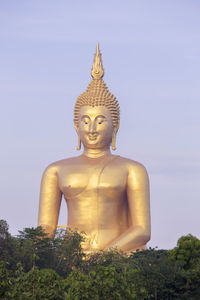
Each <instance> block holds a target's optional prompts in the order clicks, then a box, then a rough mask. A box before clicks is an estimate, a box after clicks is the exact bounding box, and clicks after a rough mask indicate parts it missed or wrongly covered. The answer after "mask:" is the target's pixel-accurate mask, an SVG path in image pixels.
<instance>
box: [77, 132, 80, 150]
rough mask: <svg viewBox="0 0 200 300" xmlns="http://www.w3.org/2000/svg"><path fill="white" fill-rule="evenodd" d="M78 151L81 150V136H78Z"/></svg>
mask: <svg viewBox="0 0 200 300" xmlns="http://www.w3.org/2000/svg"><path fill="white" fill-rule="evenodd" d="M76 150H81V139H80V136H79V134H78V145H77V148H76Z"/></svg>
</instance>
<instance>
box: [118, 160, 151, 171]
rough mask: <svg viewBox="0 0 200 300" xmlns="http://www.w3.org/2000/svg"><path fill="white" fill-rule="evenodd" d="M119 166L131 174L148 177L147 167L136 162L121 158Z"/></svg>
mask: <svg viewBox="0 0 200 300" xmlns="http://www.w3.org/2000/svg"><path fill="white" fill-rule="evenodd" d="M118 164H119V166H120V167H122V168H126V170H127V172H128V173H129V174H137V175H140V176H147V170H146V168H145V166H144V165H143V164H141V163H139V162H137V161H135V160H132V159H129V158H125V157H121V156H119V159H118Z"/></svg>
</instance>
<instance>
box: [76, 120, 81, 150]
mask: <svg viewBox="0 0 200 300" xmlns="http://www.w3.org/2000/svg"><path fill="white" fill-rule="evenodd" d="M74 127H75V129H76V133H77V135H78V145H77V148H76V150H81V138H80V135H79V132H78V125H77V124H76V123H75V122H74Z"/></svg>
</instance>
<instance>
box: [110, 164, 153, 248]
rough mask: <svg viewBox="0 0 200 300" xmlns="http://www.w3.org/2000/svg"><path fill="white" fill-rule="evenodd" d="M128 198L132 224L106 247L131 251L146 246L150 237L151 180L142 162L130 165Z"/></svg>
mask: <svg viewBox="0 0 200 300" xmlns="http://www.w3.org/2000/svg"><path fill="white" fill-rule="evenodd" d="M127 198H128V209H129V212H128V214H129V218H130V222H129V223H130V226H129V228H128V229H127V230H126V231H125V232H124V233H123V234H121V235H120V236H119V237H117V238H116V239H114V240H113V241H112V242H111V243H110V244H109V245H107V247H106V249H109V248H112V247H117V248H119V249H121V250H123V251H131V250H133V249H137V248H140V247H142V246H144V245H145V244H146V243H147V242H148V241H149V239H150V207H149V180H148V175H147V172H146V169H145V168H144V167H143V166H142V165H140V164H137V165H136V166H134V167H133V166H130V167H129V173H128V182H127ZM106 249H105V250H106Z"/></svg>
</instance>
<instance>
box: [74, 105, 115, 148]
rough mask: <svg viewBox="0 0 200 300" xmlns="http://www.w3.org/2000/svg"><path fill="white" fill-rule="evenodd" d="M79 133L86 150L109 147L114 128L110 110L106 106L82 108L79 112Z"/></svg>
mask: <svg viewBox="0 0 200 300" xmlns="http://www.w3.org/2000/svg"><path fill="white" fill-rule="evenodd" d="M77 131H78V134H79V136H80V139H81V142H82V143H83V145H84V147H85V148H88V149H101V148H105V147H109V146H110V144H111V141H112V135H113V132H114V127H113V124H112V118H111V114H110V112H109V110H108V108H107V107H105V106H94V107H92V106H82V107H81V109H80V112H79V127H78V130H77Z"/></svg>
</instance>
